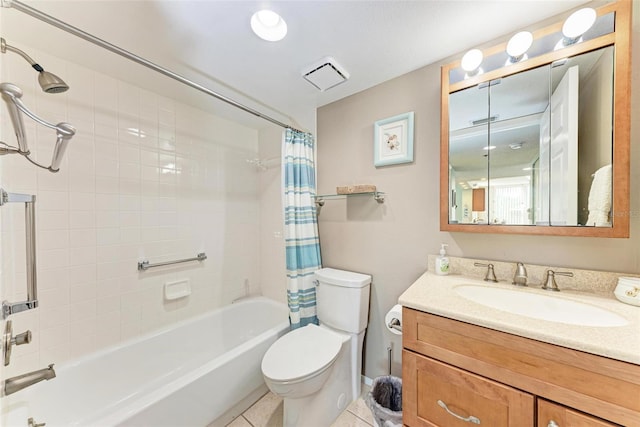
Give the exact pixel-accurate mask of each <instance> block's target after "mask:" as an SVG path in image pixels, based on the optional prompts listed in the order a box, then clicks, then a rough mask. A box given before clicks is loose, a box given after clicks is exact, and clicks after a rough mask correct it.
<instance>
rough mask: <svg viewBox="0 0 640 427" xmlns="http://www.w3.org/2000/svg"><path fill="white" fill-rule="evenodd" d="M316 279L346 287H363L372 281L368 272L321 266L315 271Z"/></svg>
mask: <svg viewBox="0 0 640 427" xmlns="http://www.w3.org/2000/svg"><path fill="white" fill-rule="evenodd" d="M315 276H316V279H318V281H320V282H322V283H330V284H332V285H336V286H343V287H345V288H363V287H365V286H367V285H368V284H370V283H371V276H369V275H368V274H360V273H354V272H352V271H345V270H338V269H335V268H321V269H320V270H317V271H316V272H315Z"/></svg>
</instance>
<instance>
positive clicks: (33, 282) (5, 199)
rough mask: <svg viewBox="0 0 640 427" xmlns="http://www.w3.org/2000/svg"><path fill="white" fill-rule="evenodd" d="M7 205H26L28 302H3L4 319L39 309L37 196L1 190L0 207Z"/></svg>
mask: <svg viewBox="0 0 640 427" xmlns="http://www.w3.org/2000/svg"><path fill="white" fill-rule="evenodd" d="M6 203H24V204H25V215H24V217H25V229H26V233H25V234H26V249H27V300H26V301H21V302H16V303H10V302H8V301H3V302H2V318H3V319H6V318H7V317H8V316H10V315H12V314H14V313H20V312H21V311H25V310H31V309H34V308H36V307H38V277H37V270H36V196H34V195H32V194H17V193H7V192H6V191H4V190H3V189H2V188H0V206H3V205H4V204H6Z"/></svg>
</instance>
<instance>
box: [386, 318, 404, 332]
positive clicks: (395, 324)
mask: <svg viewBox="0 0 640 427" xmlns="http://www.w3.org/2000/svg"><path fill="white" fill-rule="evenodd" d="M387 326H388V327H389V328H390V329H395V330H396V331H400V332H402V324H401V323H400V320H399V319H396V318H395V317H394V318H393V319H391V321H390V322H389V324H388V325H387Z"/></svg>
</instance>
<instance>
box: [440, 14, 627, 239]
mask: <svg viewBox="0 0 640 427" xmlns="http://www.w3.org/2000/svg"><path fill="white" fill-rule="evenodd" d="M629 9H630V2H617V3H612V4H608V5H606V6H603V7H601V8H599V9H598V10H597V11H596V12H595V14H596V15H597V16H596V18H595V23H594V25H593V26H592V27H591V28H590V29H589V30H588V31H587V32H585V33H584V34H582V35H581V36H580V37H579V38H578V39H575V40H570V41H569V42H568V43H567V40H566V36H564V35H563V32H562V25H563V22H560V23H558V24H554V25H551V26H549V27H546V28H543V29H541V30H538V31H536V32H535V33H534V34H533V40H532V42H531V43H530V46H531V47H530V48H529V51H528V52H527V53H526V54H525V55H522V56H520V57H519V58H514V57H511V56H510V55H509V54H507V53H506V52H505V47H506V45H507V44H506V43H505V44H501V45H500V46H496V47H493V48H489V49H486V50H485V51H484V52H483V53H484V55H483V61H482V63H481V65H480V68H479V69H478V70H477V71H476V72H475V73H470V72H469V71H465V70H463V69H462V67H461V63H460V62H461V61H457V62H455V63H453V64H449V65H447V66H444V67H443V69H442V124H441V133H442V141H441V182H440V184H441V197H440V204H441V206H440V214H441V215H440V223H441V230H443V231H467V232H485V233H486V232H489V233H521V234H546V235H570V236H599V237H628V235H629V160H628V159H629V132H630V129H629V128H630V117H629V115H630V98H629V90H630V45H629V43H630V28H629V25H630V10H629ZM567 16H569V14H567ZM565 44H566V46H565ZM527 55H529V56H527Z"/></svg>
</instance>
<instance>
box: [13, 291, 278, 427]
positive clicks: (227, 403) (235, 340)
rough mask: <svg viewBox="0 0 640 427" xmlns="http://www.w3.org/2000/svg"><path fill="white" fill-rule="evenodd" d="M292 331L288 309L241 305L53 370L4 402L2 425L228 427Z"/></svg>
mask: <svg viewBox="0 0 640 427" xmlns="http://www.w3.org/2000/svg"><path fill="white" fill-rule="evenodd" d="M288 329H289V321H288V318H287V308H286V306H284V305H283V304H279V303H276V302H274V301H272V300H269V299H266V298H262V297H260V298H252V299H247V300H242V301H240V302H238V303H235V304H232V305H230V306H226V307H223V308H221V309H218V310H215V311H212V312H210V313H207V314H204V315H201V316H199V317H197V318H195V319H191V320H188V321H185V322H181V323H179V324H177V325H174V326H172V327H171V328H170V329H166V330H162V331H160V332H157V333H153V334H150V335H146V336H143V337H140V338H137V339H135V340H132V341H130V342H127V343H125V344H123V345H119V346H117V347H113V348H109V349H106V350H103V351H100V352H98V353H94V354H91V355H89V356H87V357H84V358H82V359H80V360H77V361H75V362H73V363H69V364H66V365H60V366H57V365H56V367H55V370H56V374H57V378H54V379H53V380H51V381H43V382H41V383H39V384H36V385H34V386H32V387H30V388H27V389H24V390H21V391H19V392H17V393H15V394H13V395H11V396H7V397H5V398H3V399H2V400H3V401H4V402H3V405H2V406H3V415H2V423H0V424H1V425H4V426H26V425H27V418H29V417H33V418H34V420H35V421H36V422H38V423H43V422H46V423H47V427H55V426H83V427H84V426H92V427H93V426H96V427H98V426H100V427H102V426H105V427H106V426H171V427H176V426H181V427H182V426H197V427H204V426H207V425H209V424H212V423H213V424H214V425H224V424H225V423H226V422H228V421H230V420H231V418H232V417H233V416H235V415H237V414H238V413H240V412H241V411H242V410H244V409H245V408H246V406H248V405H249V404H250V403H252V401H255V400H256V399H257V398H258V397H259V396H260V395H262V394H263V393H265V392H266V391H267V388H266V386H265V384H264V381H263V378H262V371H261V369H260V363H261V361H262V356H263V355H264V353H265V352H266V351H267V349H268V348H269V346H270V345H271V344H272V343H273V342H274V341H275V340H276V339H277V338H278V337H280V336H281V335H282V334H284V333H286V331H288ZM234 412H235V413H234Z"/></svg>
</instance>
